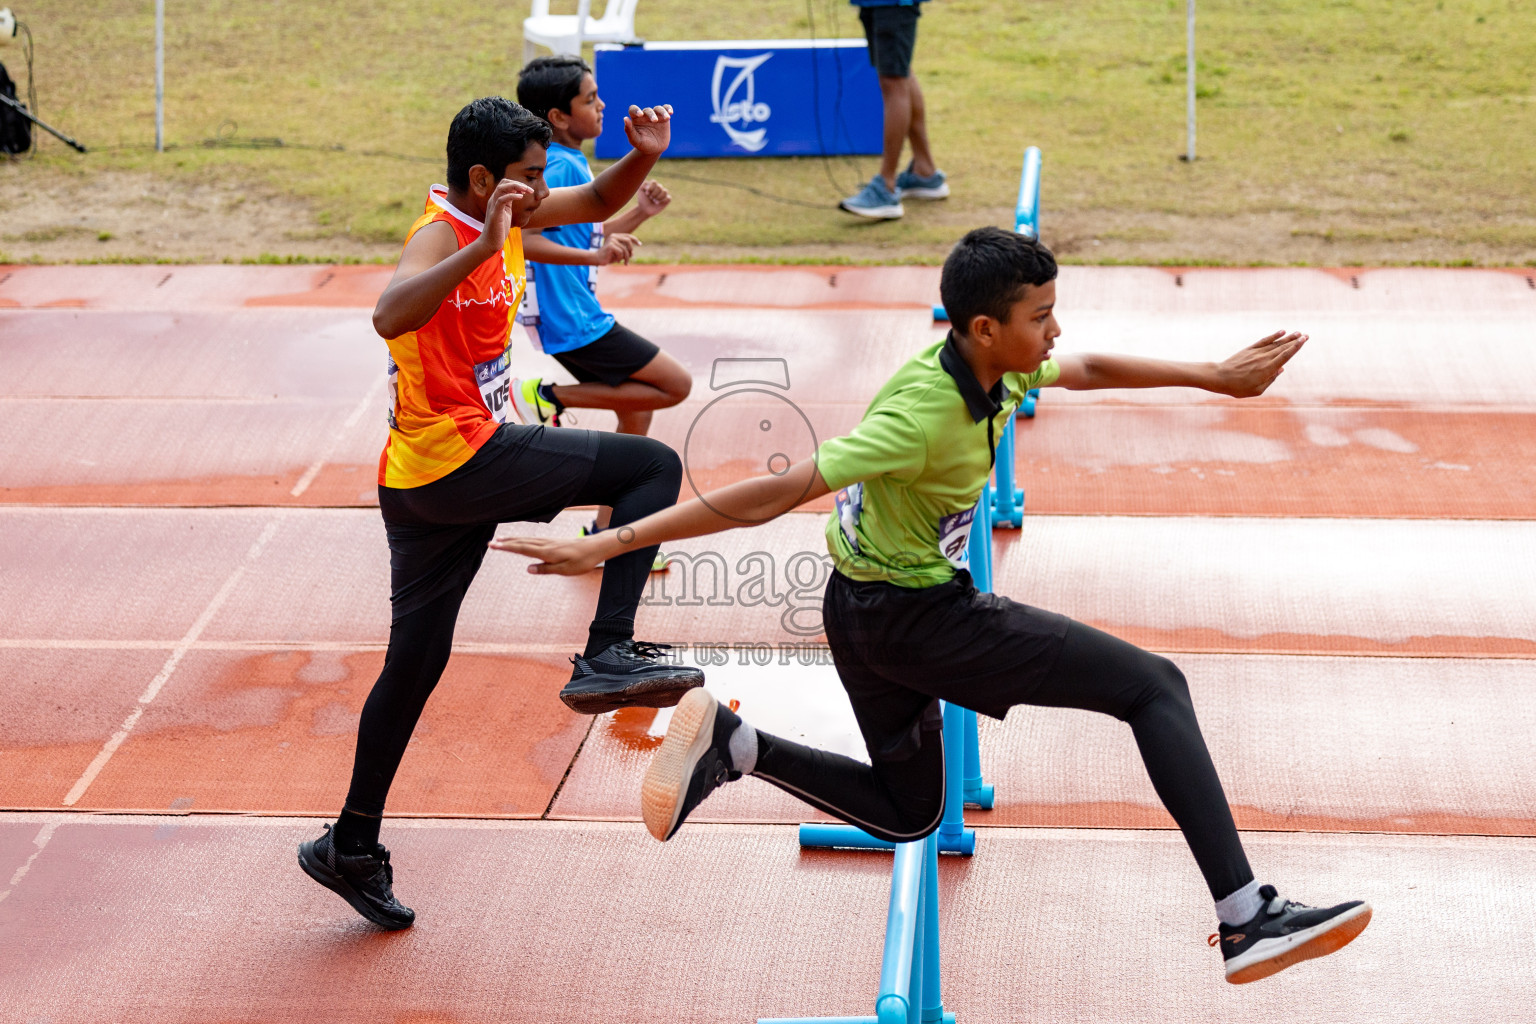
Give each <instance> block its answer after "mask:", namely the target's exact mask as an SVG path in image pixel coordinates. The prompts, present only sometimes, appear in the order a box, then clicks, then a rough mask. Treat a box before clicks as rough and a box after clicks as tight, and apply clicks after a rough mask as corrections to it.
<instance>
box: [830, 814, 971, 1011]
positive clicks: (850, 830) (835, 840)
mask: <svg viewBox="0 0 1536 1024" xmlns="http://www.w3.org/2000/svg"><path fill="white" fill-rule="evenodd" d="M986 788H987V789H988V790H991V788H992V787H991V786H988V787H986ZM800 845H801V846H802V847H804V848H806V849H809V850H894V849H896V844H895V843H891V842H887V841H886V840H884V839H876V838H875V837H874V836H872V835H870V834H869V833H868V832H865V831H864V830H863V829H861V828H854V827H853V826H852V825H824V824H822V823H820V822H813V821H808V822H806V823H804V824H803V825H801V826H800ZM939 852H940V853H958V854H960V856H962V857H970V856H974V855H975V853H976V830H975V829H973V828H962V829H960V830H959V831H958V834H956V833H954V832H946V830H945V828H944V826H943V825H940V826H939ZM820 1019H822V1020H825V1019H827V1018H820Z"/></svg>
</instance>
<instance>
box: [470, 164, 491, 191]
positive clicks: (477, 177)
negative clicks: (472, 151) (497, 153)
mask: <svg viewBox="0 0 1536 1024" xmlns="http://www.w3.org/2000/svg"><path fill="white" fill-rule="evenodd" d="M469 191H470V194H472V195H475V196H478V197H480V198H484V197H486V196H489V195H490V194H491V193H492V192H494V191H496V175H494V174H492V173H491V172H490V170H489V169H488V168H487V167H486V166H485V165H484V164H475V165H474V166H473V167H471V168H470V169H469Z"/></svg>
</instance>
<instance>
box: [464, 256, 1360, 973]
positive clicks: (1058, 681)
mask: <svg viewBox="0 0 1536 1024" xmlns="http://www.w3.org/2000/svg"><path fill="white" fill-rule="evenodd" d="M1055 278H1056V261H1055V259H1054V257H1053V256H1052V255H1051V253H1050V251H1049V250H1048V249H1046V248H1045V247H1044V246H1043V245H1041V244H1040V243H1039V242H1037V241H1034V240H1031V239H1028V238H1026V237H1024V236H1023V235H1018V234H1014V233H1011V232H1007V231H1003V230H1001V229H998V228H980V229H978V230H976V231H972V232H971V233H969V234H968V235H966V236H965V238H963V239H962V240H961V241H960V243H959V244H958V245H957V246H956V247H955V249H954V251H953V252H951V253H950V255H949V258H948V259H947V260H946V261H945V263H944V272H943V278H942V282H941V285H940V292H941V296H942V298H943V301H944V308H945V309H947V310H948V311H949V314H950V320H951V323H952V324H953V325H954V327H953V330H952V331H951V332H950V335H949V337H948V338H947V339H946V340H945V341H944V342H943V343H941V344H936V345H933V346H930V347H929V348H927V349H925V350H924V351H922V352H920V353H919V354H918V355H917V356H915V357H914V358H913V359H912V360H911V361H909V362H908V363H907V364H906V365H905V366H903V367H902V368H901V369H900V370H898V371H897V372H896V375H895V376H894V377H892V378H891V379H890V380H889V381H888V382H887V383H886V384H885V386H884V387H882V388H881V389H880V391H879V393H878V394H877V395H876V396H875V399H874V401H872V402H871V403H870V405H869V408H868V409H867V410H866V412H865V414H864V419H863V420H862V421H861V422H860V423H859V425H858V426H857V427H855V428H854V430H853V432H852V433H850V434H848V435H847V436H845V437H838V438H833V439H831V440H829V441H827V442H825V443H824V444H822V445H821V447H820V448H819V449H818V451H817V453H816V456H815V457H814V458H813V459H809V460H806V461H804V462H801V463H799V464H797V465H795V466H792V467H791V468H790V469H789V470H788V471H786V472H785V473H784V474H782V475H781V476H765V477H759V478H757V479H754V480H745V481H742V482H740V483H736V484H732V485H730V486H728V487H723V488H721V489H719V490H717V491H713V492H711V493H710V494H709V495H707V496H706V497H705V498H703V499H701V500H695V501H691V502H688V503H687V504H683V505H677V506H674V507H672V508H669V509H665V510H663V511H661V512H658V513H655V514H654V515H650V516H646V517H644V518H642V519H639V520H637V521H635V522H633V523H631V524H629V525H628V526H626V527H623V528H621V529H620V530H617V531H614V532H612V533H604V534H599V535H597V536H595V537H586V538H582V539H579V540H574V541H551V540H534V539H523V538H508V539H505V540H498V541H495V542H493V543H492V545H491V546H492V547H495V548H499V549H501V550H504V551H515V552H518V553H520V554H525V555H531V556H533V557H534V558H536V559H538V560H539V562H540V563H541V564H534V565H531V566H529V572H533V573H560V574H573V573H580V572H586V571H588V570H589V569H590V568H592V566H594V565H595V564H597V563H598V562H600V561H602V560H603V559H605V558H613V557H615V556H617V555H619V554H621V553H623V552H626V551H631V550H634V549H636V548H640V547H644V546H647V545H651V544H659V543H665V542H667V541H672V540H679V539H682V538H684V537H697V536H701V535H704V534H709V533H716V532H719V531H722V530H727V529H731V528H733V527H736V526H740V525H741V524H743V523H749V524H750V523H761V522H766V521H768V520H770V519H773V518H775V517H777V516H779V515H782V514H783V513H785V512H788V511H789V510H790V509H792V508H794V507H795V506H796V505H800V504H803V503H804V502H807V501H811V500H814V499H816V498H819V497H821V496H823V495H825V494H829V493H832V492H836V493H837V511H836V513H835V514H834V515H833V516H832V517H831V519H830V521H829V522H828V525H827V541H828V547H829V549H830V551H831V553H832V557H833V560H834V563H835V566H836V571H834V572H833V573H832V576H831V579H830V580H829V581H828V582H827V589H826V595H825V597H824V599H823V605H822V615H823V622H824V625H825V629H826V634H827V642H828V645H829V646H830V647H831V651H832V658H833V661H834V663H835V664H836V666H837V671H838V676H839V677H840V678H841V680H842V683H843V687H844V688H845V689H846V690H847V692H848V699H849V701H850V702H851V703H852V705H853V711H854V715H855V717H856V718H857V719H858V723H859V729H860V731H861V732H862V733H863V736H864V742H865V745H866V747H867V748H868V751H869V756H870V759H871V762H872V763H871V764H867V765H866V764H863V763H861V762H859V761H855V760H853V759H852V758H847V757H842V756H840V755H837V754H831V753H828V752H826V751H822V750H816V749H812V748H810V747H805V746H802V745H800V744H797V743H793V742H790V741H789V740H785V739H781V738H780V737H777V736H770V735H769V734H767V733H762V732H758V731H756V730H754V729H753V727H752V726H751V725H749V724H747V723H746V722H744V721H742V720H741V719H740V718H739V717H738V716H737V715H735V714H734V713H733V712H731V711H730V710H729V709H728V708H726V707H724V706H722V705H720V704H719V703H718V702H716V700H715V699H714V698H713V697H712V696H710V694H709V693H707V692H706V691H704V690H702V689H698V690H693V691H691V692H689V693H688V694H687V695H686V696H685V697H684V698H683V700H682V702H681V703H680V704H679V705H678V706H677V710H676V711H675V712H674V714H673V716H672V721H671V724H670V726H669V728H668V731H667V736H666V739H665V741H664V742H663V743H662V746H661V749H660V750H658V751H657V754H656V757H655V759H654V760H653V761H652V763H651V766H650V768H649V770H648V771H647V772H646V776H645V781H644V784H643V787H642V791H641V808H642V813H643V816H644V818H645V823H646V827H647V828H648V829H650V831H651V834H652V835H654V836H656V838H658V839H662V840H665V839H669V838H671V836H672V835H673V834H674V833H675V832H676V831H677V829H678V827H679V826H680V825H681V824H682V822H683V819H684V818H686V817H687V815H688V813H689V812H690V811H691V810H693V808H694V807H696V806H698V804H699V803H700V801H702V800H703V799H704V798H705V797H706V796H708V795H709V794H710V793H711V792H713V791H714V790H715V789H716V788H718V787H719V786H720V785H722V784H723V783H725V782H728V781H732V780H734V779H737V778H740V777H741V776H742V775H743V774H753V775H757V776H758V777H759V778H762V779H765V780H767V781H768V782H771V783H773V784H774V785H775V786H778V787H779V788H781V789H783V790H785V791H786V792H789V793H791V794H793V795H795V796H797V797H799V798H800V799H802V800H804V801H806V802H807V803H809V804H811V805H812V806H814V807H817V808H820V809H821V810H824V811H826V812H828V813H829V814H833V815H836V816H837V817H839V818H841V819H842V820H843V821H846V822H848V823H850V824H852V825H856V826H858V827H859V828H862V829H864V830H865V831H866V832H869V833H870V834H872V835H875V836H878V837H880V838H882V839H887V840H890V841H892V842H911V841H913V840H916V839H921V838H922V837H924V836H926V835H928V834H929V833H930V832H932V831H933V830H934V829H936V828H937V827H938V825H939V820H940V818H941V817H942V815H943V812H944V743H943V733H942V718H941V714H940V708H939V701H940V700H945V701H951V702H953V703H955V704H958V705H960V706H961V707H966V708H970V709H972V710H975V711H978V712H980V713H982V714H986V715H991V716H993V717H994V718H999V719H1001V718H1002V717H1003V716H1004V715H1006V714H1007V712H1008V709H1009V708H1010V707H1012V706H1014V705H1016V704H1032V705H1038V706H1048V707H1074V708H1084V709H1086V710H1089V711H1099V712H1102V713H1104V714H1109V715H1113V716H1114V717H1116V718H1118V719H1120V720H1121V721H1123V722H1126V723H1127V724H1129V725H1130V727H1131V730H1132V733H1133V734H1134V736H1135V738H1136V743H1137V746H1138V747H1139V749H1140V751H1141V755H1142V760H1143V762H1144V763H1145V765H1146V768H1147V774H1148V775H1149V776H1150V778H1151V780H1152V784H1153V787H1154V788H1155V789H1156V790H1157V793H1158V796H1159V797H1160V798H1161V799H1162V801H1163V804H1164V806H1165V807H1167V809H1168V811H1169V813H1170V814H1172V815H1173V818H1174V820H1175V821H1176V822H1177V823H1178V825H1179V828H1180V829H1181V830H1182V831H1183V833H1184V837H1185V839H1186V841H1187V842H1188V843H1189V847H1190V850H1191V852H1192V853H1193V854H1194V857H1195V861H1196V863H1197V864H1198V865H1199V867H1200V871H1201V873H1202V874H1203V875H1204V876H1205V880H1206V883H1207V885H1208V886H1209V888H1210V891H1211V896H1212V898H1213V899H1214V900H1215V901H1216V913H1217V917H1218V919H1219V920H1220V922H1221V924H1220V928H1219V931H1218V933H1217V934H1218V936H1219V940H1220V941H1219V944H1220V946H1221V950H1222V954H1223V957H1224V959H1225V961H1226V976H1227V980H1228V981H1230V982H1233V983H1234V984H1242V983H1244V982H1249V981H1256V980H1258V979H1260V978H1264V977H1268V976H1269V975H1271V974H1274V973H1275V972H1277V971H1280V970H1283V969H1284V968H1286V967H1289V966H1290V965H1292V964H1294V963H1298V962H1300V961H1301V960H1306V959H1310V958H1312V957H1318V956H1323V955H1326V954H1328V953H1332V952H1334V951H1336V950H1337V949H1339V948H1341V947H1342V946H1344V945H1345V944H1346V943H1348V942H1349V941H1350V940H1352V939H1353V938H1354V937H1355V936H1356V935H1358V934H1359V933H1360V932H1361V931H1362V930H1363V929H1364V928H1365V926H1366V924H1367V923H1368V922H1369V921H1370V917H1371V908H1370V907H1369V906H1368V905H1366V904H1364V903H1361V902H1359V901H1355V902H1351V903H1343V904H1339V905H1338V906H1334V907H1329V908H1325V909H1314V908H1311V907H1307V906H1303V905H1302V904H1299V903H1293V902H1290V901H1288V900H1285V899H1282V898H1281V897H1280V896H1279V895H1278V893H1277V892H1276V890H1275V889H1274V887H1272V886H1268V885H1265V886H1260V885H1259V882H1258V880H1257V879H1255V878H1254V875H1253V872H1252V870H1251V869H1250V868H1249V866H1248V859H1247V856H1246V854H1245V853H1244V851H1243V846H1242V841H1241V839H1240V838H1239V837H1238V834H1237V827H1236V825H1235V824H1234V822H1233V819H1232V812H1231V810H1230V808H1229V807H1228V806H1227V799H1226V795H1225V793H1223V791H1222V788H1221V780H1220V779H1219V778H1218V777H1217V775H1216V769H1215V766H1214V765H1213V764H1212V763H1211V757H1210V753H1209V752H1208V751H1207V749H1206V746H1205V739H1204V737H1203V736H1202V735H1201V733H1200V725H1199V722H1198V721H1197V720H1196V718H1195V711H1194V705H1193V703H1192V702H1191V700H1190V695H1189V687H1188V685H1187V684H1186V682H1185V680H1184V676H1183V674H1182V673H1181V672H1180V671H1179V670H1178V668H1177V667H1176V666H1175V665H1174V664H1173V663H1172V662H1171V661H1169V660H1167V659H1166V658H1161V657H1158V656H1157V655H1154V654H1149V653H1148V652H1146V651H1143V650H1141V649H1140V648H1138V647H1135V646H1133V645H1131V644H1128V643H1126V642H1125V641H1123V640H1119V639H1117V638H1115V637H1113V636H1110V635H1109V634H1107V633H1104V632H1101V631H1100V630H1097V629H1094V628H1092V627H1091V626H1087V625H1084V624H1083V623H1080V622H1075V621H1073V620H1071V619H1068V618H1066V617H1065V616H1061V615H1057V614H1055V613H1053V612H1048V611H1043V610H1041V609H1038V608H1031V607H1028V606H1027V605H1022V604H1019V603H1017V602H1015V601H1011V600H1009V599H1008V598H1006V597H1003V596H1001V595H997V594H990V593H981V592H979V591H977V589H976V588H975V586H973V585H972V582H971V577H970V573H969V572H968V571H966V569H965V564H966V562H965V554H966V551H967V547H968V540H969V535H970V526H971V522H972V518H973V516H974V514H975V508H976V504H977V501H978V499H979V498H980V495H981V493H982V488H983V487H984V485H985V483H986V480H987V477H988V475H989V473H990V470H991V466H992V461H993V459H994V458H995V450H996V441H997V438H998V437H999V436H1000V435H1001V434H1002V430H1003V427H1004V426H1005V425H1006V424H1007V422H1008V419H1009V417H1011V416H1012V415H1013V414H1014V411H1015V410H1016V409H1017V408H1018V405H1019V403H1020V401H1021V400H1022V399H1023V397H1024V394H1025V392H1026V391H1027V390H1028V389H1030V388H1032V387H1046V386H1051V385H1055V386H1060V387H1066V388H1072V389H1076V390H1088V389H1098V388H1149V387H1196V388H1202V389H1204V390H1206V391H1212V392H1215V393H1217V394H1223V395H1230V396H1232V397H1234V398H1247V397H1252V396H1255V395H1259V394H1262V393H1263V392H1264V390H1265V389H1266V388H1268V387H1269V385H1270V384H1271V383H1273V382H1274V380H1275V378H1276V377H1278V376H1279V375H1280V373H1281V371H1282V370H1283V368H1284V366H1285V364H1286V362H1288V361H1289V360H1290V358H1291V357H1292V356H1294V355H1295V354H1296V353H1297V352H1298V351H1299V350H1300V349H1301V347H1302V345H1303V344H1304V343H1305V342H1306V340H1307V339H1306V337H1305V336H1304V335H1299V334H1284V333H1279V332H1277V333H1275V334H1272V335H1270V336H1269V337H1267V338H1264V339H1262V340H1260V341H1259V342H1257V343H1256V344H1253V345H1251V346H1249V347H1248V348H1245V349H1243V350H1242V351H1240V352H1238V353H1237V354H1236V355H1234V356H1232V357H1231V358H1229V359H1227V360H1225V361H1223V362H1221V363H1177V362H1169V361H1165V360H1158V359H1142V358H1137V357H1132V356H1119V355H1091V354H1089V355H1069V356H1063V357H1062V358H1060V359H1054V358H1052V357H1051V349H1052V347H1053V345H1054V342H1055V339H1056V338H1057V336H1058V335H1059V334H1060V333H1061V330H1060V328H1059V327H1058V326H1057V323H1056V318H1055V314H1054V312H1053V307H1054V305H1055V300H1056V285H1055Z"/></svg>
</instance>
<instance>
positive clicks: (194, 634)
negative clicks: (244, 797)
mask: <svg viewBox="0 0 1536 1024" xmlns="http://www.w3.org/2000/svg"><path fill="white" fill-rule="evenodd" d="M275 533H277V520H276V519H274V520H272V521H270V522H268V523H267V525H266V527H265V528H264V529H263V530H262V531H261V535H260V536H259V537H257V538H256V541H255V543H253V544H252V545H251V547H250V550H248V551H246V553H245V560H244V561H243V562H241V563H240V564H239V565H238V566H236V567H235V571H234V572H232V573H230V574H229V578H228V579H227V580H225V581H224V585H223V586H222V587H220V588H219V590H218V593H216V594H214V595H213V598H212V600H210V601H209V602H208V606H207V607H206V608H204V609H203V611H202V614H201V615H199V616H198V617H197V621H196V622H193V623H192V626H191V628H190V629H188V630H187V635H186V636H184V637H182V638H181V643H179V644H177V645H176V647H175V648H173V649H172V650H171V656H170V657H168V658H166V659H165V664H164V665H162V666H161V667H160V671H159V672H157V673H156V674H155V678H153V679H151V680H150V681H149V685H148V686H147V687H145V688H144V692H143V693H142V694H140V695H139V700H138V703H137V704H136V705H134V708H133V710H132V711H130V712H129V713H128V717H127V718H125V719H123V724H122V725H121V726H120V727H119V728H118V730H117V732H115V733H113V734H112V735H111V737H110V738H109V739H108V740H107V742H106V743H105V744H103V745H102V748H101V750H100V751H99V752H98V753H97V754H96V757H95V758H94V759H93V760H92V761H91V763H90V764H89V765H87V766H86V768H85V772H84V774H82V775H81V776H80V778H78V779H76V780H75V784H74V785H73V786H71V787H70V790H69V792H68V793H67V794H66V795H65V797H64V806H65V807H73V806H74V805H75V803H76V801H78V800H79V799H80V798H81V797H82V796H84V795H85V791H86V790H87V789H89V788H90V786H91V783H92V782H95V781H96V776H98V775H100V774H101V770H102V769H103V768H105V767H106V766H107V762H108V761H110V760H112V755H113V754H115V753H117V748H118V747H120V746H122V745H123V741H125V740H126V739H128V735H129V733H131V732H133V728H134V726H136V725H138V724H139V718H140V717H142V716H143V714H144V709H145V708H146V707H148V706H149V705H150V704H151V703H152V702H153V701H154V699H155V698H156V697H157V696H159V694H160V691H161V689H163V688H164V686H165V684H166V682H167V681H169V680H170V678H171V676H172V674H174V673H175V671H176V666H178V665H180V664H181V659H182V658H184V657H186V654H187V652H188V651H190V650H191V649H192V645H193V644H195V643H196V642H197V638H198V637H200V636H202V635H203V630H205V629H207V628H208V623H210V622H212V621H213V617H214V616H215V615H217V614H218V612H219V609H220V608H222V607H224V602H225V601H226V600H228V599H229V595H230V594H231V593H233V591H234V589H235V587H236V586H237V585H238V584H239V583H240V581H241V580H242V579H243V578H244V577H245V573H246V570H247V569H248V568H249V567H250V565H251V563H252V562H254V561H255V560H256V559H257V558H260V557H261V552H262V549H263V548H265V547H266V546H267V542H268V541H270V540H271V539H272V535H273V534H275Z"/></svg>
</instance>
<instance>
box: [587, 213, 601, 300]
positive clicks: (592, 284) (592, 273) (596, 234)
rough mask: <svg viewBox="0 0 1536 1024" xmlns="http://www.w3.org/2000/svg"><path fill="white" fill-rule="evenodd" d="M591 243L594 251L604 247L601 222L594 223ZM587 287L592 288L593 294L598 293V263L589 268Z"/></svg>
mask: <svg viewBox="0 0 1536 1024" xmlns="http://www.w3.org/2000/svg"><path fill="white" fill-rule="evenodd" d="M590 244H591V246H592V251H593V252H597V251H598V250H599V249H601V248H602V247H603V226H602V225H601V224H594V225H592V241H591V243H590ZM587 287H588V288H590V289H592V294H593V295H596V294H597V264H596V263H594V264H592V265H591V266H590V267H588V268H587Z"/></svg>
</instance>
